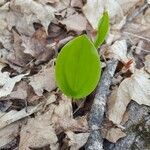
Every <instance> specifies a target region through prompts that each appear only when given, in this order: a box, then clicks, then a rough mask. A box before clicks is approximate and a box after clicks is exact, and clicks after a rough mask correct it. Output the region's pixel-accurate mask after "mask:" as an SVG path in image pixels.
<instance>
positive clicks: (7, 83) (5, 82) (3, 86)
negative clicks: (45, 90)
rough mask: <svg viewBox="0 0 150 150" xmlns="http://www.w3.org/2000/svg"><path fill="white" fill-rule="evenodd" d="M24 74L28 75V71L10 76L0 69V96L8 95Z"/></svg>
mask: <svg viewBox="0 0 150 150" xmlns="http://www.w3.org/2000/svg"><path fill="white" fill-rule="evenodd" d="M1 69H2V68H1ZM26 75H28V73H27V74H20V75H17V76H15V77H12V78H10V73H9V72H1V70H0V98H1V97H5V96H7V95H9V94H10V93H11V92H12V90H13V88H14V86H15V84H16V83H17V82H19V81H20V80H21V79H22V78H23V77H25V76H26Z"/></svg>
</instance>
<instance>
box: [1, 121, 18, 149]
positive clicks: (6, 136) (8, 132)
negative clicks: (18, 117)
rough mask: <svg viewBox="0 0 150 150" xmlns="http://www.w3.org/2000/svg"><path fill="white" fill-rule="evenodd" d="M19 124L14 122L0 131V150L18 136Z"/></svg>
mask: <svg viewBox="0 0 150 150" xmlns="http://www.w3.org/2000/svg"><path fill="white" fill-rule="evenodd" d="M19 124H20V122H16V123H13V124H11V125H9V126H7V127H5V128H4V129H0V149H1V148H2V147H3V146H5V145H6V144H8V143H10V142H11V141H12V140H13V139H15V137H17V136H18V134H19Z"/></svg>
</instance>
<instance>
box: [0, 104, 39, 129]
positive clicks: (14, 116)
mask: <svg viewBox="0 0 150 150" xmlns="http://www.w3.org/2000/svg"><path fill="white" fill-rule="evenodd" d="M40 109H41V103H39V104H38V105H36V106H28V107H27V108H26V109H25V108H24V109H22V110H20V111H16V110H11V111H9V112H7V113H4V114H3V115H2V116H1V117H0V123H1V124H0V129H2V128H4V127H5V126H8V125H9V124H11V123H13V122H15V121H17V120H20V119H22V118H25V117H27V116H30V115H31V114H33V113H35V112H37V111H39V110H40Z"/></svg>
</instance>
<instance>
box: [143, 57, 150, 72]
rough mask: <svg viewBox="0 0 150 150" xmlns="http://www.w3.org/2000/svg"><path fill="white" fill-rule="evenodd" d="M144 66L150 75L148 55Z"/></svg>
mask: <svg viewBox="0 0 150 150" xmlns="http://www.w3.org/2000/svg"><path fill="white" fill-rule="evenodd" d="M144 64H145V69H146V71H148V72H149V73H150V55H146V57H145V62H144Z"/></svg>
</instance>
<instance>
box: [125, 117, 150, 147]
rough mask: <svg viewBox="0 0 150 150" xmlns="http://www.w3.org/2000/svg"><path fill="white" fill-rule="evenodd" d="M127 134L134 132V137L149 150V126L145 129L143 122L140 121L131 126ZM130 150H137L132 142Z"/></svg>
mask: <svg viewBox="0 0 150 150" xmlns="http://www.w3.org/2000/svg"><path fill="white" fill-rule="evenodd" d="M127 132H129V133H130V132H134V133H135V134H136V137H138V138H139V139H140V140H141V141H143V143H144V145H143V146H144V147H145V148H146V149H150V126H148V127H147V128H146V126H145V120H141V121H140V122H139V123H138V124H135V125H132V126H131V127H130V128H129V129H128V131H127ZM131 149H133V150H138V149H139V148H138V146H137V145H136V143H135V142H134V143H133V144H132V146H131Z"/></svg>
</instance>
